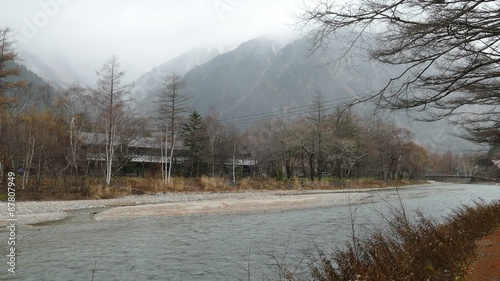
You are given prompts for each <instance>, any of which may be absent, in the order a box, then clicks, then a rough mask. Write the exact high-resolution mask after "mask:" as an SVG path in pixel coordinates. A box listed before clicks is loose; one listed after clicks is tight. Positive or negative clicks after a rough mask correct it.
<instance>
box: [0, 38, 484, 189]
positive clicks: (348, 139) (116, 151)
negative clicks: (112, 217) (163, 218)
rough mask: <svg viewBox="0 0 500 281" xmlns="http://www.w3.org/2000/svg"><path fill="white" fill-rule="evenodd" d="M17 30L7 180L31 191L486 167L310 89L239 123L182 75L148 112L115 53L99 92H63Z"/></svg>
mask: <svg viewBox="0 0 500 281" xmlns="http://www.w3.org/2000/svg"><path fill="white" fill-rule="evenodd" d="M11 36H12V35H11V30H10V29H9V28H5V29H2V30H0V43H1V45H0V50H1V53H0V54H2V55H1V57H0V135H1V138H0V177H1V180H0V182H2V183H5V181H6V174H7V173H8V172H12V171H14V172H16V173H17V176H18V178H19V184H18V186H19V187H20V188H21V189H28V190H31V191H33V192H37V191H39V190H40V189H42V188H51V186H56V185H61V184H63V185H68V184H69V185H72V186H79V185H81V186H84V185H88V182H89V180H90V181H92V182H93V183H99V184H102V185H103V186H110V185H113V182H114V181H116V179H117V178H122V177H143V178H153V179H157V180H158V182H159V184H163V185H168V184H171V182H172V181H173V180H174V179H178V178H200V177H205V178H222V179H225V180H226V181H228V182H233V183H235V182H236V181H237V180H238V179H241V178H248V177H250V178H270V179H275V180H289V179H294V178H302V179H308V180H310V181H316V180H322V179H323V180H324V179H359V178H371V179H379V180H383V181H389V180H401V179H410V180H412V179H422V178H424V177H425V175H427V174H472V173H474V172H475V170H474V169H475V168H474V167H475V162H474V161H475V158H474V157H473V155H462V154H461V155H453V153H451V152H450V151H446V152H435V151H428V150H426V148H424V147H422V146H420V145H418V144H417V143H416V142H414V140H413V136H412V132H411V131H409V130H408V129H405V128H402V127H398V126H397V125H396V122H395V120H394V118H393V117H391V115H385V114H374V113H365V114H360V113H359V112H358V111H356V110H355V109H346V108H343V107H342V106H340V105H338V104H336V103H333V102H332V101H328V100H325V99H324V98H323V96H322V94H321V93H320V92H315V93H304V94H307V95H310V103H309V104H308V105H304V106H302V107H298V108H296V109H295V110H298V111H300V114H297V115H296V116H295V117H294V118H280V116H279V114H276V115H274V116H271V115H265V118H260V117H259V114H256V115H253V116H248V117H245V119H240V121H237V122H235V121H234V120H231V119H223V118H221V117H220V116H219V115H220V114H219V113H218V111H217V109H216V108H210V109H209V110H208V111H207V112H206V113H205V114H203V115H202V114H200V113H199V112H198V111H196V110H194V109H192V107H191V106H190V95H189V94H188V93H185V92H184V91H183V88H184V87H185V86H186V81H184V80H183V78H182V77H181V76H179V75H176V74H174V73H172V74H170V75H167V76H166V77H165V78H164V81H163V82H164V89H163V92H162V94H161V95H160V96H158V97H157V100H156V104H157V105H158V108H157V110H156V111H154V112H148V113H147V114H146V115H145V114H139V113H138V112H135V111H134V109H133V106H131V104H132V100H131V99H130V97H129V93H130V89H131V86H132V85H131V84H125V83H122V80H123V77H124V76H125V72H124V71H123V70H121V68H120V64H119V59H118V57H116V56H112V57H111V58H109V59H108V60H106V61H105V62H104V63H103V65H102V67H101V68H100V69H98V70H96V72H97V74H98V81H96V84H95V86H94V87H85V86H81V85H78V84H76V83H75V84H73V85H72V86H70V87H69V88H67V89H63V90H56V89H54V88H53V87H51V86H49V85H48V84H38V83H33V82H30V81H26V80H23V79H22V77H19V71H20V66H19V65H18V64H15V63H14V62H15V61H16V58H17V54H16V51H15V48H14V42H13V41H12V39H11ZM241 120H244V122H242V121H241ZM242 123H244V124H242ZM4 186H5V185H4Z"/></svg>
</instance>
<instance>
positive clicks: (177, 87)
mask: <svg viewBox="0 0 500 281" xmlns="http://www.w3.org/2000/svg"><path fill="white" fill-rule="evenodd" d="M185 86H186V81H184V80H183V79H182V77H181V76H179V75H177V74H171V75H168V76H167V77H165V87H164V89H163V93H162V95H161V96H160V100H159V102H160V108H159V114H160V116H159V117H160V118H159V119H160V122H161V124H162V127H163V129H162V131H163V132H164V134H165V135H164V139H163V140H162V143H163V145H162V151H163V159H164V163H163V169H162V171H163V183H164V184H166V183H169V181H170V176H171V172H172V168H173V166H172V163H173V162H172V160H173V157H174V148H175V144H176V137H177V135H178V133H179V127H180V125H181V124H182V115H183V114H184V113H186V112H187V110H188V102H189V99H190V96H189V95H187V94H185V93H182V89H183V88H184V87H185ZM169 139H170V140H169ZM169 143H170V152H169V150H168V149H169V147H168V145H169Z"/></svg>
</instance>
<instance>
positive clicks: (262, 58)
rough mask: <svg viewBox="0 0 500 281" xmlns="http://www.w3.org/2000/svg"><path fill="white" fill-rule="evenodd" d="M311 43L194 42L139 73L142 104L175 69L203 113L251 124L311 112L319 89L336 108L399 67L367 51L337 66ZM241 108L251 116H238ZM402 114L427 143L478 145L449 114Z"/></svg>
mask: <svg viewBox="0 0 500 281" xmlns="http://www.w3.org/2000/svg"><path fill="white" fill-rule="evenodd" d="M308 47H309V44H308V43H307V42H306V41H305V40H304V39H297V40H294V41H292V42H283V41H279V40H274V39H273V38H272V37H270V36H263V37H259V38H256V39H253V40H250V41H247V42H244V43H242V44H240V45H239V46H238V47H237V48H235V49H234V50H230V51H227V52H221V53H218V52H213V50H211V51H209V50H208V49H197V50H193V51H191V52H188V53H185V54H183V55H182V56H179V57H177V58H175V59H173V60H171V61H169V62H167V63H165V64H162V65H161V66H159V67H157V68H155V69H154V70H153V71H151V72H148V73H146V74H144V75H143V76H141V78H139V80H138V81H136V89H135V90H134V91H133V97H134V98H135V99H136V100H137V101H138V102H137V106H136V109H137V110H138V111H139V112H143V113H144V114H151V112H154V111H156V110H157V107H158V104H157V101H158V96H159V95H160V94H161V92H162V87H163V85H162V83H163V78H164V77H165V76H166V75H167V74H170V73H172V72H175V73H177V74H179V75H183V76H184V79H185V81H186V83H187V86H186V87H185V88H184V89H183V91H184V92H185V93H189V94H190V95H191V96H192V98H191V105H192V109H196V110H197V111H199V112H200V113H202V114H204V113H206V112H207V111H208V109H209V108H210V107H214V108H215V109H217V110H218V111H219V112H220V118H221V119H224V120H231V119H232V121H231V122H233V123H234V124H235V125H237V126H240V127H246V126H248V125H249V124H250V123H251V121H255V120H257V119H262V118H260V117H259V116H261V117H262V116H263V117H264V118H266V117H267V118H269V116H270V115H269V114H268V113H271V115H275V116H280V115H283V116H287V117H293V116H296V115H300V114H304V109H305V107H306V106H307V105H308V104H310V103H311V100H312V98H313V97H314V95H316V93H317V92H320V93H321V95H322V96H323V98H324V100H325V102H326V106H327V108H334V107H335V106H336V105H339V104H341V103H342V102H345V101H348V100H350V99H352V98H353V97H355V96H360V95H364V94H367V93H370V92H372V91H374V90H377V89H380V88H381V87H382V86H383V84H384V82H386V81H387V79H388V77H390V75H391V71H392V72H393V73H392V74H394V69H392V68H389V67H386V66H385V67H383V66H381V65H375V64H370V63H368V62H366V61H363V59H362V58H353V59H352V61H351V63H352V64H353V65H355V66H356V67H355V68H352V67H350V66H342V65H341V66H338V67H336V68H334V69H330V68H329V67H328V65H327V64H326V62H327V60H328V58H329V54H328V53H324V54H313V55H310V54H309V52H308V49H307V48H308ZM137 86H139V89H137V88H138V87H137ZM297 107H299V108H297ZM300 107H302V108H300ZM368 107H369V106H368ZM365 109H366V108H365ZM259 114H264V115H259ZM242 116H250V117H249V118H248V119H238V118H241V117H242ZM395 119H396V122H397V123H398V124H399V125H400V126H404V127H407V128H409V129H410V130H412V131H414V132H415V133H416V138H417V142H419V143H422V144H423V145H425V146H426V147H428V148H431V149H440V150H441V149H443V147H444V149H450V150H453V151H457V150H464V149H472V146H471V145H470V144H469V143H467V142H465V141H463V140H460V139H458V138H455V137H452V136H449V135H448V132H449V130H450V127H449V126H448V125H447V124H446V122H445V121H441V122H435V123H421V122H411V121H410V120H409V119H408V118H406V117H405V115H404V114H398V115H396V118H395ZM455 129H456V128H454V130H455ZM441 142H444V143H441ZM437 146H440V147H439V148H438V147H437Z"/></svg>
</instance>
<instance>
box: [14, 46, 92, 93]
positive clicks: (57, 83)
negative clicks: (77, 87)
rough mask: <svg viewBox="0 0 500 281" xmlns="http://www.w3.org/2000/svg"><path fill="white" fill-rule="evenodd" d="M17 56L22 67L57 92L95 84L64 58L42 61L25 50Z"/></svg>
mask: <svg viewBox="0 0 500 281" xmlns="http://www.w3.org/2000/svg"><path fill="white" fill-rule="evenodd" d="M19 56H20V58H21V61H20V62H21V63H22V64H23V65H25V66H26V67H27V68H28V69H29V70H30V71H32V72H33V73H36V75H38V76H40V77H41V78H43V80H44V81H46V82H47V83H49V84H50V85H51V86H52V87H54V88H56V89H58V90H62V89H66V88H68V87H69V86H70V85H72V84H74V83H79V84H81V85H94V84H95V83H96V81H95V79H94V78H93V77H87V76H85V75H83V74H82V72H81V71H79V70H78V69H77V68H76V67H74V66H73V65H72V64H71V62H70V61H69V60H67V59H65V58H61V57H56V58H51V59H42V58H39V57H37V56H35V55H33V54H32V53H30V52H27V51H25V50H20V55H19Z"/></svg>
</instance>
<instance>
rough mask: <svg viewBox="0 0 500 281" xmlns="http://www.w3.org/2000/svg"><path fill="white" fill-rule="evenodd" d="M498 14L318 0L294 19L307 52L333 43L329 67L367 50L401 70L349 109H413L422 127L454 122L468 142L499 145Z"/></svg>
mask: <svg viewBox="0 0 500 281" xmlns="http://www.w3.org/2000/svg"><path fill="white" fill-rule="evenodd" d="M499 12H500V5H499V4H498V1H493V0H472V1H469V0H467V1H465V0H446V1H436V0H360V1H356V2H352V1H342V2H338V1H334V0H317V1H315V2H314V4H312V5H311V6H308V7H304V12H303V13H302V15H300V16H299V20H300V24H302V27H303V28H304V30H306V32H308V34H309V36H308V38H309V40H310V42H311V50H312V52H316V51H318V50H321V49H328V48H329V47H330V46H332V45H331V44H330V43H331V42H333V41H334V42H335V44H336V46H335V48H336V49H339V50H338V51H339V52H338V57H335V58H333V60H332V61H333V62H340V61H342V60H344V61H345V60H349V59H351V58H352V56H356V55H359V54H360V53H362V52H363V51H365V50H366V51H367V53H368V55H369V58H370V59H372V60H375V61H378V62H381V63H382V64H386V65H392V66H399V68H396V69H399V72H398V74H396V75H394V76H393V77H391V78H390V79H388V81H387V83H386V84H385V86H384V87H383V88H382V89H380V90H378V91H376V92H374V93H372V94H367V95H364V96H360V97H359V98H358V99H357V100H355V101H354V102H353V103H354V104H355V103H359V102H364V101H375V102H376V104H377V105H379V106H381V107H383V108H389V109H394V110H397V109H417V110H420V111H425V112H426V115H424V116H423V117H419V118H420V119H423V120H426V121H434V120H438V119H442V118H445V117H447V116H453V117H454V118H453V119H454V121H456V122H458V123H460V124H461V125H464V126H465V127H466V128H467V129H468V132H469V134H468V137H469V139H470V140H473V141H476V142H483V143H484V142H490V143H500V141H499V140H500V138H499V137H498V136H499V135H500V131H499V130H498V129H497V128H496V127H497V124H498V122H499V121H500V111H499V110H500V109H498V108H497V105H498V104H499V102H500V98H499V97H500V79H499V78H500V67H499V66H500V52H499V49H500V39H499V38H500V37H499V34H500V28H499V27H500V17H498V14H499ZM340 42H343V43H344V45H342V46H341V47H339V44H340ZM357 52H359V53H357ZM430 108H432V109H433V110H428V109H430Z"/></svg>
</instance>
